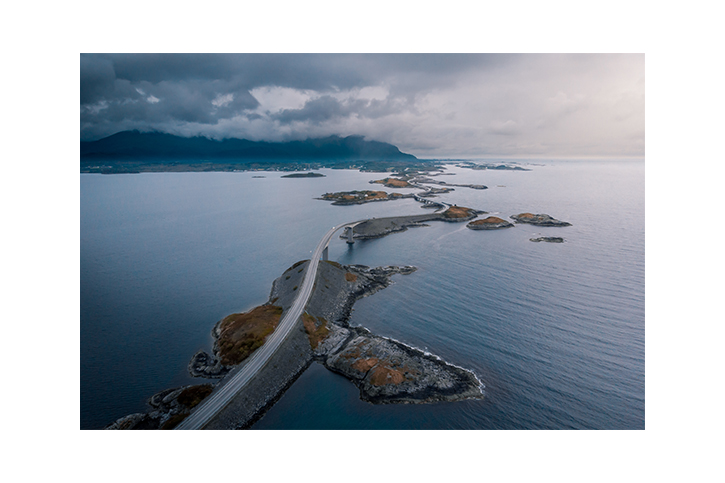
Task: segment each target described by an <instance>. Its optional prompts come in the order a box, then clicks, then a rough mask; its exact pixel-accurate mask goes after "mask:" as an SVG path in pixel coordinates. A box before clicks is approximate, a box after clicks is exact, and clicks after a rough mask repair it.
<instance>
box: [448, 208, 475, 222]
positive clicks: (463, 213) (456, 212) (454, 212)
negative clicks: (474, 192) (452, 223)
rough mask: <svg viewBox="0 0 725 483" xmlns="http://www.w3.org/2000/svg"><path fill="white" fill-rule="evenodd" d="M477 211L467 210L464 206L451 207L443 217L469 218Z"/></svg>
mask: <svg viewBox="0 0 725 483" xmlns="http://www.w3.org/2000/svg"><path fill="white" fill-rule="evenodd" d="M474 212H475V210H472V209H471V208H466V207H464V206H451V207H450V208H448V209H447V210H446V211H444V212H443V216H445V217H446V218H453V219H455V218H468V217H469V216H472V215H474V214H475V213H474Z"/></svg>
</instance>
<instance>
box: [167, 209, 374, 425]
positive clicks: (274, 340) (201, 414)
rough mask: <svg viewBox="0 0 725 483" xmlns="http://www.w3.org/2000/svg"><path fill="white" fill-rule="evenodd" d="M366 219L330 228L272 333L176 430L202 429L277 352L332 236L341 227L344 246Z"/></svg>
mask: <svg viewBox="0 0 725 483" xmlns="http://www.w3.org/2000/svg"><path fill="white" fill-rule="evenodd" d="M363 221H367V220H359V221H354V222H352V223H345V224H343V225H337V226H333V227H332V228H331V229H330V230H329V231H328V232H327V233H325V236H324V237H322V240H320V243H318V244H317V247H316V248H315V251H314V253H313V255H312V258H311V259H310V263H309V265H308V266H307V270H306V271H305V275H304V278H303V281H302V285H301V286H300V289H299V290H298V291H297V297H296V298H295V300H294V302H292V305H291V306H290V308H289V309H288V310H287V311H286V313H285V314H284V316H283V317H282V320H281V321H280V322H279V324H278V325H277V328H276V330H275V331H274V332H272V334H271V335H270V336H269V337H267V340H266V341H265V343H264V344H263V345H262V347H260V348H259V349H257V350H256V351H254V353H252V355H251V356H250V357H249V359H248V361H247V363H246V364H245V365H244V367H242V369H241V370H240V371H239V372H237V373H236V374H235V375H234V376H233V377H232V378H231V379H230V380H229V381H227V382H226V383H224V385H223V386H221V387H220V388H217V390H215V391H214V392H213V393H212V394H211V395H210V396H209V397H207V398H206V399H205V400H204V401H202V403H201V404H199V405H198V406H197V407H196V408H195V409H194V411H193V412H192V413H191V415H190V416H189V417H187V418H186V419H185V420H184V421H182V422H181V423H180V424H179V425H178V426H177V427H176V429H203V428H204V426H206V425H207V424H208V423H209V421H211V419H212V418H213V417H214V416H215V415H216V414H217V413H218V412H219V411H221V410H222V409H224V408H225V407H226V406H227V405H228V404H229V403H230V402H231V401H232V399H233V398H234V396H236V395H237V394H238V393H239V391H241V390H242V388H244V386H246V385H247V383H248V382H249V381H251V380H252V379H253V378H254V376H256V375H257V373H258V372H259V370H260V369H261V368H262V367H264V366H265V365H266V364H267V363H268V362H269V361H270V359H271V358H272V356H274V354H275V352H276V351H277V349H278V348H279V347H280V345H282V342H284V341H285V339H286V338H287V336H288V335H289V333H290V332H291V331H292V328H293V327H294V325H295V323H296V322H297V320H299V318H300V317H301V316H302V312H303V311H304V309H305V307H306V306H307V302H308V301H309V299H310V296H311V295H312V289H313V287H314V286H315V279H316V278H317V267H318V265H319V264H320V258H322V259H323V260H327V249H328V246H329V244H330V240H332V235H334V234H335V232H336V231H338V230H339V229H341V228H344V229H345V230H346V231H345V234H346V235H347V243H350V244H352V243H354V242H353V240H352V230H353V227H354V226H355V225H357V224H359V223H362V222H363Z"/></svg>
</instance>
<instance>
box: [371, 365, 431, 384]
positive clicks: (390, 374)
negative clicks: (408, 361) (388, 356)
mask: <svg viewBox="0 0 725 483" xmlns="http://www.w3.org/2000/svg"><path fill="white" fill-rule="evenodd" d="M386 362H387V361H383V362H382V363H380V364H379V365H378V366H376V367H375V368H374V369H373V372H372V373H371V374H370V384H372V385H373V386H383V385H385V384H400V383H401V382H403V381H405V380H406V379H409V378H412V377H413V375H414V374H419V373H418V371H415V370H412V369H410V368H409V367H407V366H402V367H400V366H395V365H393V364H389V363H386Z"/></svg>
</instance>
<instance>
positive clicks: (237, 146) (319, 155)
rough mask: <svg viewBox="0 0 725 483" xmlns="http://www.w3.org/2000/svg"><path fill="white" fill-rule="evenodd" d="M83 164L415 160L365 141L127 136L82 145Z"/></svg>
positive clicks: (134, 133)
mask: <svg viewBox="0 0 725 483" xmlns="http://www.w3.org/2000/svg"><path fill="white" fill-rule="evenodd" d="M80 154H81V160H82V161H85V160H89V161H90V160H103V161H112V160H139V161H140V160H143V161H149V160H153V159H161V160H167V161H168V160H184V161H195V162H198V161H206V160H224V161H237V162H239V161H242V162H243V161H272V160H274V161H283V160H290V161H308V160H317V161H322V160H339V161H342V160H366V161H367V160H395V161H415V160H416V159H417V158H416V157H415V156H413V155H411V154H406V153H401V152H400V150H399V149H398V148H397V147H395V146H393V145H392V144H388V143H383V142H378V141H366V140H365V139H364V138H363V137H362V136H347V137H344V138H343V137H339V136H330V137H326V138H320V139H307V140H305V141H290V142H280V143H275V142H264V141H249V140H246V139H224V140H221V141H216V140H212V139H208V138H205V137H200V136H197V137H191V138H185V137H181V136H174V135H172V134H165V133H159V132H150V133H141V132H139V131H123V132H119V133H116V134H114V135H112V136H108V137H106V138H103V139H99V140H98V141H89V142H81V146H80Z"/></svg>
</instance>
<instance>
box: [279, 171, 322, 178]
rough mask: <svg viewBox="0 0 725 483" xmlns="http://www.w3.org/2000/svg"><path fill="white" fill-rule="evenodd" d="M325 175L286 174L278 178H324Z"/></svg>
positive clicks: (309, 173) (311, 173)
mask: <svg viewBox="0 0 725 483" xmlns="http://www.w3.org/2000/svg"><path fill="white" fill-rule="evenodd" d="M324 177H325V175H324V174H322V173H313V172H312V171H310V172H308V173H292V174H286V175H284V176H280V178H324Z"/></svg>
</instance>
